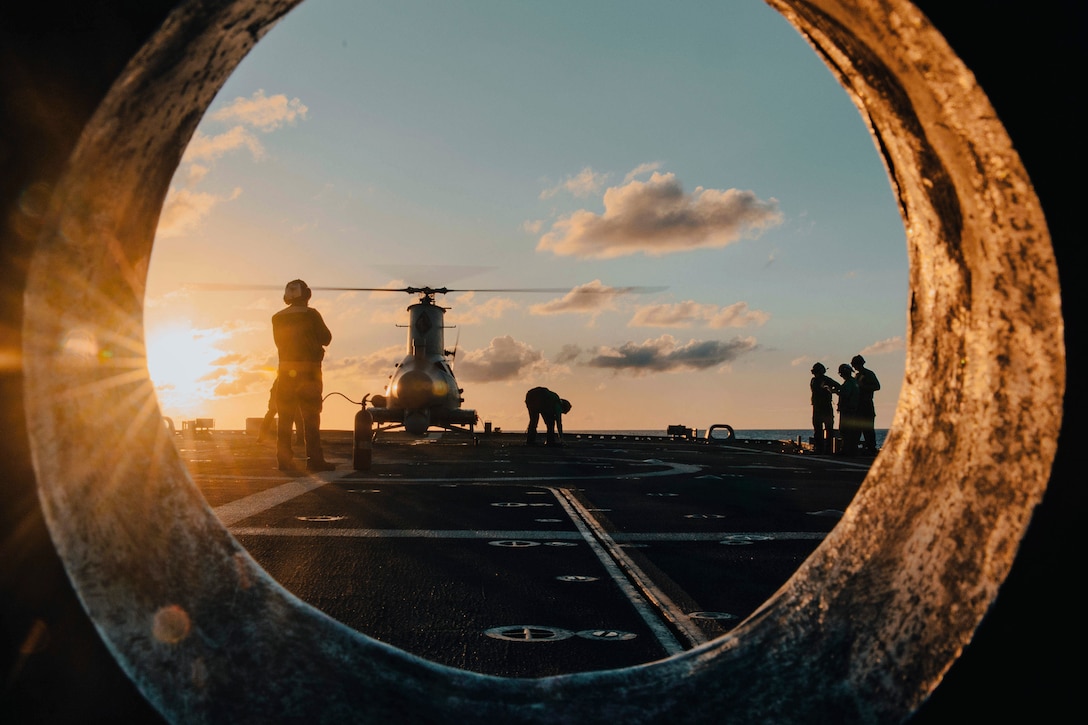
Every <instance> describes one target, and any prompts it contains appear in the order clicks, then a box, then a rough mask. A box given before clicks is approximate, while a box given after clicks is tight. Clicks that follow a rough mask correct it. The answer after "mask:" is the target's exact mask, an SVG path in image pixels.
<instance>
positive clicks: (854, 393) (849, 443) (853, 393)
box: [837, 363, 861, 456]
mask: <svg viewBox="0 0 1088 725" xmlns="http://www.w3.org/2000/svg"><path fill="white" fill-rule="evenodd" d="M839 377H841V378H842V383H841V384H840V385H839V390H838V394H839V402H838V405H837V407H838V409H839V430H840V431H841V432H842V453H843V455H844V456H855V455H857V453H858V440H859V438H860V436H861V429H860V427H859V426H858V403H859V402H860V400H861V391H860V390H859V389H858V381H857V380H855V379H854V371H853V370H852V369H851V367H850V366H849V365H847V364H846V363H843V364H842V365H840V366H839Z"/></svg>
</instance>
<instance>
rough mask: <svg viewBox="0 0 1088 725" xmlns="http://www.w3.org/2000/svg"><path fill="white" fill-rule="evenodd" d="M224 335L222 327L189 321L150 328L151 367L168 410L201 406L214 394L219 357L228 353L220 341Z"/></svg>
mask: <svg viewBox="0 0 1088 725" xmlns="http://www.w3.org/2000/svg"><path fill="white" fill-rule="evenodd" d="M224 337H225V334H224V333H222V331H217V330H197V329H194V328H193V327H192V326H191V325H189V324H187V323H174V324H171V325H167V326H163V327H157V328H153V329H151V330H149V331H148V333H147V338H146V343H147V370H148V373H149V374H150V376H151V382H152V383H153V384H154V386H155V392H156V393H157V394H158V396H159V405H160V406H161V407H162V408H163V410H164V411H166V410H179V411H191V410H195V409H199V408H200V407H201V406H202V405H204V404H206V403H207V402H208V401H209V400H210V399H211V398H212V397H214V386H215V375H216V372H217V370H218V368H219V366H218V365H216V360H218V359H220V358H222V357H223V355H224V352H223V350H221V349H220V348H219V347H218V343H220V342H221V341H222V340H223V338H224Z"/></svg>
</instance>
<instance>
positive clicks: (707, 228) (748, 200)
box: [537, 172, 782, 259]
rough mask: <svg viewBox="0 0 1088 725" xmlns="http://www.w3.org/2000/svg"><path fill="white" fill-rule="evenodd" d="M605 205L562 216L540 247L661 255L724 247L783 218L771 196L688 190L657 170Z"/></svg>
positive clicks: (602, 255)
mask: <svg viewBox="0 0 1088 725" xmlns="http://www.w3.org/2000/svg"><path fill="white" fill-rule="evenodd" d="M604 209H605V210H604V213H603V214H601V215H598V214H594V213H593V212H590V211H587V210H585V209H582V210H580V211H576V212H574V213H573V214H570V215H569V216H566V217H563V218H561V219H559V220H558V221H556V222H555V223H554V224H553V225H552V228H551V231H549V232H548V233H546V234H545V235H544V236H542V237H541V238H540V241H539V243H538V244H537V250H538V251H551V252H553V253H555V254H557V255H563V256H576V257H591V258H598V259H612V258H615V257H622V256H626V255H630V254H638V253H642V254H647V255H650V256H661V255H664V254H672V253H675V252H682V251H688V250H692V249H701V248H708V247H724V246H727V245H729V244H732V243H733V242H736V241H738V240H739V239H741V238H743V237H746V236H755V235H758V233H760V232H761V231H762V230H764V229H766V228H768V227H771V226H775V225H777V224H780V223H781V222H782V215H781V213H780V212H779V211H778V201H777V200H775V199H773V198H772V199H768V200H766V201H764V200H761V199H759V198H758V197H756V195H755V194H754V193H753V192H751V191H740V190H738V189H727V190H725V191H719V190H716V189H704V188H702V187H699V188H697V189H695V191H694V192H693V193H691V194H686V193H684V190H683V188H682V187H681V185H680V183H679V182H678V181H677V179H676V176H675V175H674V174H671V173H669V174H661V173H657V172H654V174H653V175H652V176H651V177H650V179H649V181H646V182H642V181H631V182H629V183H627V184H626V185H624V186H614V187H610V188H609V189H608V190H607V191H605V193H604Z"/></svg>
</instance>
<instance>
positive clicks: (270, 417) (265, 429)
mask: <svg viewBox="0 0 1088 725" xmlns="http://www.w3.org/2000/svg"><path fill="white" fill-rule="evenodd" d="M276 415H277V406H276V381H275V380H273V381H272V388H271V389H270V390H269V391H268V410H267V411H266V412H265V414H264V420H262V421H261V429H260V431H259V432H258V433H257V442H258V443H260V442H262V441H264V440H265V439H267V438H275V437H276ZM291 422H292V425H293V426H294V429H295V443H302V442H303V440H304V439H303V437H302V416H300V415H299V412H298V409H295V414H294V415H293V416H291Z"/></svg>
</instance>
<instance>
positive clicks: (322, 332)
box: [310, 307, 332, 347]
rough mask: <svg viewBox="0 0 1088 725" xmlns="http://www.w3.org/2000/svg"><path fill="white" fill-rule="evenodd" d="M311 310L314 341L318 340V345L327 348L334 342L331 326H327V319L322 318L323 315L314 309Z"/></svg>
mask: <svg viewBox="0 0 1088 725" xmlns="http://www.w3.org/2000/svg"><path fill="white" fill-rule="evenodd" d="M310 309H311V310H313V320H314V339H315V340H317V342H318V344H320V345H321V346H322V347H326V346H327V345H328V344H329V343H330V342H332V331H331V330H329V326H328V325H326V324H325V319H324V318H323V317H321V313H320V312H318V311H317V310H314V309H313V308H312V307H311V308H310Z"/></svg>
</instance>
